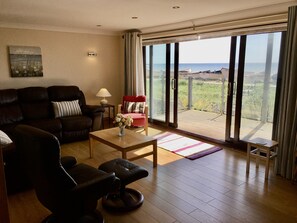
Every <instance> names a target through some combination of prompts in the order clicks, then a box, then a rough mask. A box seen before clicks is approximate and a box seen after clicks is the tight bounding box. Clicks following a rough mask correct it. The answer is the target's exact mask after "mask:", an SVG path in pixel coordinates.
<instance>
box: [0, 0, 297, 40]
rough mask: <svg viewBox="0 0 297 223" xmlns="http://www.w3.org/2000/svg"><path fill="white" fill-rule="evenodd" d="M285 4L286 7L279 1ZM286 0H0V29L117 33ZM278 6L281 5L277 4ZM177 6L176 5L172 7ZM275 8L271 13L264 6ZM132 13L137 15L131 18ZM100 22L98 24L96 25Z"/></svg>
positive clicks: (258, 7) (190, 22) (229, 12)
mask: <svg viewBox="0 0 297 223" xmlns="http://www.w3.org/2000/svg"><path fill="white" fill-rule="evenodd" d="M284 3H286V5H284V6H283V5H282V4H284ZM288 3H289V4H290V5H291V4H297V1H286V0H248V1H247V0H51V1H46V0H37V1H36V0H0V27H12V28H31V29H42V30H61V31H62V30H63V31H77V32H89V33H106V34H119V33H121V32H123V31H125V30H129V29H140V30H146V29H147V30H149V29H150V28H152V27H162V26H170V25H171V24H178V23H182V22H188V23H189V24H194V23H197V21H199V19H201V20H203V19H204V20H205V19H206V18H215V17H216V16H219V15H229V17H230V16H232V15H233V14H236V13H237V14H241V13H240V12H249V13H247V15H251V14H252V13H253V12H254V11H259V10H260V11H262V13H264V14H269V13H273V12H274V11H275V10H282V11H283V10H286V9H287V4H288ZM279 5H281V6H282V7H279ZM174 6H178V7H179V8H178V9H173V7H174ZM269 7H270V8H271V7H274V11H273V10H272V11H271V12H270V11H269V10H266V8H269ZM132 17H137V19H133V18H132ZM98 25H100V27H98Z"/></svg>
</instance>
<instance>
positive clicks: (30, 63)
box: [8, 46, 43, 77]
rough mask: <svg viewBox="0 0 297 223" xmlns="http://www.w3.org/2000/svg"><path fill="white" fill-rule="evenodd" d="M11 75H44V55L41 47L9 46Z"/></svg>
mask: <svg viewBox="0 0 297 223" xmlns="http://www.w3.org/2000/svg"><path fill="white" fill-rule="evenodd" d="M8 49H9V61H10V72H11V77H42V76H43V67H42V56H41V49H40V47H34V46H9V47H8Z"/></svg>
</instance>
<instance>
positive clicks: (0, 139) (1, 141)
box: [0, 130, 12, 145]
mask: <svg viewBox="0 0 297 223" xmlns="http://www.w3.org/2000/svg"><path fill="white" fill-rule="evenodd" d="M10 143H12V141H11V139H10V138H9V137H8V135H6V133H5V132H3V131H1V130H0V145H8V144H10Z"/></svg>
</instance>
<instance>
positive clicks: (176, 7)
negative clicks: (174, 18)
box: [172, 5, 180, 9]
mask: <svg viewBox="0 0 297 223" xmlns="http://www.w3.org/2000/svg"><path fill="white" fill-rule="evenodd" d="M172 8H173V9H179V8H180V7H179V6H178V5H175V6H172Z"/></svg>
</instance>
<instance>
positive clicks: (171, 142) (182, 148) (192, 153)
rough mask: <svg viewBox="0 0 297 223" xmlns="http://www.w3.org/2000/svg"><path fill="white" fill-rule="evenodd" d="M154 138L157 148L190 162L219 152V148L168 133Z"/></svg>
mask: <svg viewBox="0 0 297 223" xmlns="http://www.w3.org/2000/svg"><path fill="white" fill-rule="evenodd" d="M154 138H156V139H157V140H158V147H160V148H163V149H166V150H169V151H171V152H173V153H176V154H178V155H181V156H183V157H185V158H188V159H191V160H194V159H197V158H200V157H203V156H206V155H209V154H211V153H214V152H217V151H219V150H221V148H219V147H217V146H214V145H211V144H208V143H205V142H201V141H198V140H194V139H191V138H188V137H184V136H181V135H178V134H174V133H170V132H165V133H161V134H159V135H156V136H155V137H154Z"/></svg>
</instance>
